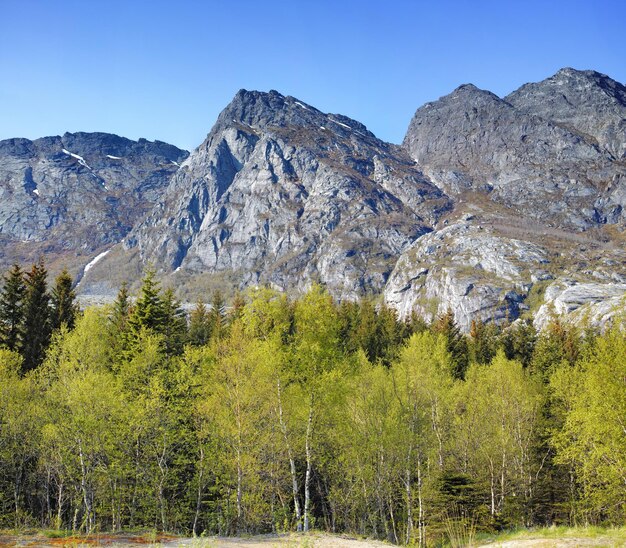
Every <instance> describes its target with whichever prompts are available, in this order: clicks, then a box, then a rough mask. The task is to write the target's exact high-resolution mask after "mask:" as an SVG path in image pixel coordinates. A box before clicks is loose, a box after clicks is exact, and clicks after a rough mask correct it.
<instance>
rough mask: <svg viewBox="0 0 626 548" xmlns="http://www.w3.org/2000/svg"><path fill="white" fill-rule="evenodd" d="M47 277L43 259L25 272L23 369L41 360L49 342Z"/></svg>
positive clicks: (28, 368)
mask: <svg viewBox="0 0 626 548" xmlns="http://www.w3.org/2000/svg"><path fill="white" fill-rule="evenodd" d="M47 277H48V271H47V270H46V267H45V265H44V262H43V259H40V260H39V262H38V263H35V264H34V265H33V266H32V268H31V269H30V271H29V272H27V273H26V278H25V281H26V292H25V295H24V338H23V340H22V344H21V345H20V352H21V354H22V357H23V358H24V364H23V368H24V371H30V370H32V369H34V368H36V367H37V366H38V365H39V364H40V363H41V362H42V360H43V358H44V355H45V352H46V349H47V347H48V344H49V343H50V331H51V330H50V306H49V304H50V295H49V294H48V285H47Z"/></svg>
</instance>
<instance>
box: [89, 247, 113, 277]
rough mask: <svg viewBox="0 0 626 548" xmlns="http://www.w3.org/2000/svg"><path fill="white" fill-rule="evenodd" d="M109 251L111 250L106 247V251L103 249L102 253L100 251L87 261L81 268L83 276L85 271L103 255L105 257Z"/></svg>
mask: <svg viewBox="0 0 626 548" xmlns="http://www.w3.org/2000/svg"><path fill="white" fill-rule="evenodd" d="M109 251H111V250H110V249H107V250H106V251H103V252H102V253H100V255H96V256H95V257H94V258H93V259H92V260H91V261H90V262H89V263H87V264H86V265H85V268H84V270H83V276H84V275H85V274H87V272H88V271H89V270H90V269H91V268H92V267H93V266H94V265H95V264H96V263H97V262H98V261H99V260H100V259H102V258H103V257H105V256H106V255H107V254H108V253H109Z"/></svg>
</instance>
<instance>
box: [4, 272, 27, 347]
mask: <svg viewBox="0 0 626 548" xmlns="http://www.w3.org/2000/svg"><path fill="white" fill-rule="evenodd" d="M25 291H26V286H25V284H24V272H23V271H22V269H21V268H20V266H19V265H17V264H15V265H13V267H12V268H11V270H10V271H9V272H7V274H6V275H5V276H4V287H3V288H2V292H1V293H0V343H1V344H2V345H3V346H5V347H6V348H8V349H9V350H12V351H15V350H17V349H18V348H19V345H20V343H21V341H22V337H23V328H24V293H25Z"/></svg>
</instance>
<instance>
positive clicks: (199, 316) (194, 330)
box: [189, 301, 211, 346]
mask: <svg viewBox="0 0 626 548" xmlns="http://www.w3.org/2000/svg"><path fill="white" fill-rule="evenodd" d="M210 338H211V324H210V323H209V311H208V309H207V307H206V306H205V304H204V303H203V302H201V301H198V302H197V303H196V306H195V307H194V308H193V310H192V311H191V314H190V315H189V343H190V344H192V345H193V346H204V345H205V344H207V343H208V342H209V339H210Z"/></svg>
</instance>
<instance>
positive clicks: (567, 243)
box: [385, 69, 626, 329]
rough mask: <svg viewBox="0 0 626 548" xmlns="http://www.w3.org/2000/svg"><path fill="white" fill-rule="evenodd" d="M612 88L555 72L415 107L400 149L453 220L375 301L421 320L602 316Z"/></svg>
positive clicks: (616, 192)
mask: <svg viewBox="0 0 626 548" xmlns="http://www.w3.org/2000/svg"><path fill="white" fill-rule="evenodd" d="M625 97H626V96H625V94H624V87H623V86H622V85H621V84H619V83H617V82H615V81H613V80H611V79H610V78H608V77H607V76H603V75H600V74H599V73H596V72H591V71H575V70H573V69H563V70H561V71H559V72H558V73H557V74H556V75H555V76H553V77H551V78H548V79H547V80H545V81H543V82H539V83H537V84H527V85H525V86H523V87H522V88H520V89H519V90H517V91H516V92H514V93H512V94H511V95H509V96H508V97H506V98H505V99H500V98H499V97H497V96H496V95H494V94H493V93H490V92H488V91H483V90H480V89H478V88H476V87H475V86H473V85H464V86H461V87H459V88H458V89H456V90H455V91H453V92H452V93H451V94H450V95H448V96H446V97H443V98H441V99H439V100H438V101H435V102H433V103H428V104H426V105H424V106H423V107H421V108H419V109H418V110H417V112H416V113H415V116H414V117H413V119H412V121H411V123H410V125H409V129H408V131H407V134H406V137H405V139H404V142H403V146H404V147H405V148H406V150H407V151H408V152H409V154H410V155H411V157H412V158H413V159H414V160H415V161H416V162H417V164H418V165H419V166H420V168H421V169H422V170H423V171H424V173H425V174H427V175H428V176H429V177H430V179H431V180H432V181H433V182H434V183H435V184H437V186H439V187H440V188H441V189H442V190H444V191H445V192H446V193H447V195H448V196H450V197H451V199H453V200H454V202H455V213H456V215H455V216H454V217H453V218H451V219H450V221H451V222H450V225H449V226H445V227H438V230H437V231H436V232H435V233H433V234H429V235H427V236H425V237H424V238H421V239H419V240H417V241H416V242H414V244H413V245H412V246H411V247H410V248H409V249H407V250H406V251H405V252H404V253H403V254H402V255H401V256H400V258H399V260H398V262H397V264H396V268H395V269H394V272H393V273H392V275H391V277H390V280H389V283H388V284H387V286H386V288H385V298H386V300H387V302H388V303H390V304H392V305H393V306H395V307H397V308H398V309H399V310H400V311H402V312H404V313H407V312H408V311H409V310H412V309H417V310H418V311H419V312H421V313H422V314H424V315H426V316H429V317H432V315H434V314H437V313H441V312H442V310H443V309H445V307H447V306H450V307H451V308H452V309H453V310H454V311H455V313H456V315H457V319H458V320H459V321H460V323H461V324H462V325H463V327H464V328H465V329H467V328H468V327H469V325H470V323H471V320H472V319H473V318H476V319H482V320H490V319H494V318H495V319H504V318H506V317H508V318H509V319H515V318H516V317H518V316H519V315H520V314H521V313H523V312H525V311H526V310H528V309H531V311H532V312H536V313H537V314H538V318H539V319H538V323H539V324H544V323H545V322H546V321H547V319H548V317H549V315H550V313H551V311H552V310H554V311H555V312H572V311H574V310H576V309H579V308H584V309H585V310H587V311H588V312H589V314H590V315H591V316H598V315H602V314H604V315H606V314H605V312H606V310H604V309H605V308H606V301H610V300H612V302H613V303H614V304H615V297H616V293H618V294H623V293H624V287H623V286H622V285H621V284H623V283H624V282H625V281H626V278H624V276H625V274H626V272H625V271H624V265H625V264H626V262H625V256H624V252H623V241H624V226H625V221H626V217H625V209H624V208H625V206H626V164H625V163H624V161H623V158H622V155H621V152H620V151H623V147H624V146H626V145H625V143H626V133H625V132H624V119H625V118H626V101H624V98H625ZM586 284H587V285H586ZM588 284H591V285H590V286H589V285H588ZM579 285H580V286H581V290H580V291H568V288H572V287H574V286H579ZM583 287H586V289H584V290H583ZM564 292H565V293H564ZM562 295H569V296H570V297H572V298H573V300H570V301H568V303H565V302H564V301H562V300H561V301H559V298H560V297H559V296H562ZM574 295H575V297H573V296H574ZM567 298H569V297H567ZM585 305H588V306H586V307H585ZM602 311H604V312H602Z"/></svg>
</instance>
